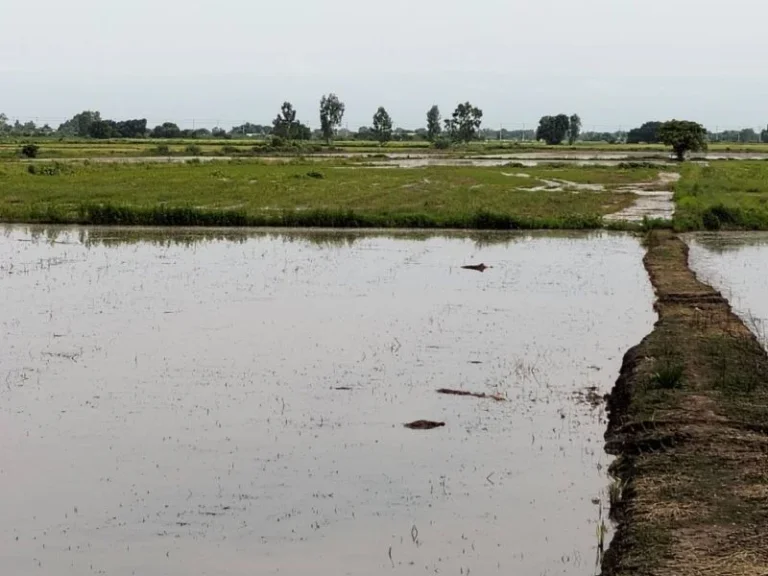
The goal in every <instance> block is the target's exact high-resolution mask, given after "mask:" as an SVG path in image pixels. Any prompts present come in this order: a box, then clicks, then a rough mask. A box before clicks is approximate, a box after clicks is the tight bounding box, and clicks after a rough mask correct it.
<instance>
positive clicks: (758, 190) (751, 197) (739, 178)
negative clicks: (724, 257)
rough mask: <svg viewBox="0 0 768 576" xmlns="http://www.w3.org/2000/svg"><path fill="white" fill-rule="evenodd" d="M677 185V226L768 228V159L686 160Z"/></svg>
mask: <svg viewBox="0 0 768 576" xmlns="http://www.w3.org/2000/svg"><path fill="white" fill-rule="evenodd" d="M681 176H682V178H681V179H680V181H679V182H678V183H677V185H676V188H675V202H676V204H677V214H676V216H675V229H677V230H680V231H687V230H702V229H707V230H719V229H721V228H722V229H742V230H768V163H766V162H761V161H738V162H736V161H731V162H727V161H725V162H724V161H720V162H712V163H710V165H709V166H706V165H702V164H693V163H686V164H685V165H683V166H682V167H681Z"/></svg>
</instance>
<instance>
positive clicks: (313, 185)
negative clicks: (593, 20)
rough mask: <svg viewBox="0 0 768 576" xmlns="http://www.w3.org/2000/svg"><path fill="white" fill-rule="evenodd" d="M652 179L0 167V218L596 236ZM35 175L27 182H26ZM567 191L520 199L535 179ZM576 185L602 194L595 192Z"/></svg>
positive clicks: (545, 172) (288, 168) (332, 169)
mask: <svg viewBox="0 0 768 576" xmlns="http://www.w3.org/2000/svg"><path fill="white" fill-rule="evenodd" d="M658 171H659V169H658V168H647V167H639V168H626V169H619V168H616V167H610V168H608V167H589V168H578V167H571V168H546V167H537V168H526V169H522V168H487V167H482V168H480V167H430V168H417V169H384V168H371V167H353V166H346V165H338V164H332V163H322V164H318V163H315V162H300V161H294V162H291V163H289V164H267V163H264V162H258V161H232V162H222V163H216V164H204V163H182V164H149V163H147V164H106V165H105V164H84V163H76V164H69V163H68V164H62V163H59V164H56V163H53V162H48V163H35V164H24V163H15V162H14V163H5V164H0V219H2V220H4V221H9V222H62V223H63V222H71V223H90V224H121V223H122V224H147V225H153V224H157V225H238V226H240V225H279V226H282V225H288V226H291V225H293V226H333V227H358V226H359V227H377V226H381V227H426V228H446V227H453V228H488V229H509V228H598V227H601V226H602V220H601V216H602V215H604V214H608V213H611V212H615V211H617V210H621V209H623V208H625V207H626V206H628V205H630V204H631V203H632V202H633V201H634V199H635V197H634V195H632V194H626V193H616V192H615V191H613V188H614V187H616V186H618V185H621V184H627V183H636V182H648V181H653V180H655V179H656V177H657V174H658ZM32 172H34V173H32ZM552 178H556V179H560V180H564V181H568V182H572V183H574V184H573V185H566V186H565V189H564V190H557V191H548V190H537V191H531V190H528V189H529V188H532V187H537V186H540V185H542V184H543V182H542V179H552ZM576 184H601V185H603V186H604V190H602V191H592V190H589V191H588V190H578V189H577V188H576V187H575V185H576Z"/></svg>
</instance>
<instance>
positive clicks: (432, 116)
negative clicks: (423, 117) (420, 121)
mask: <svg viewBox="0 0 768 576" xmlns="http://www.w3.org/2000/svg"><path fill="white" fill-rule="evenodd" d="M442 131H443V128H442V126H440V108H438V107H437V106H436V105H435V106H432V108H430V109H429V111H428V112H427V140H429V141H430V142H434V141H435V140H437V139H438V138H439V137H440V133H441V132H442Z"/></svg>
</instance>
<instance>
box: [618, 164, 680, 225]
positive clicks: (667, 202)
mask: <svg viewBox="0 0 768 576" xmlns="http://www.w3.org/2000/svg"><path fill="white" fill-rule="evenodd" d="M679 179H680V174H678V173H677V172H661V173H660V174H659V178H658V180H657V181H656V182H650V183H639V184H631V185H629V186H620V187H619V188H618V189H617V190H616V191H617V192H622V193H625V194H635V195H636V196H637V200H636V201H635V203H634V204H632V205H631V206H629V207H627V208H625V209H624V210H620V211H619V212H614V213H613V214H607V215H606V216H604V217H603V218H604V219H605V220H608V221H625V222H641V221H642V220H643V219H644V218H651V219H654V218H658V219H661V220H672V217H673V216H674V215H675V202H674V197H675V193H674V192H672V191H670V190H665V189H664V188H669V187H671V186H672V185H673V184H674V183H675V182H677V181H678V180H679ZM654 188H657V189H654Z"/></svg>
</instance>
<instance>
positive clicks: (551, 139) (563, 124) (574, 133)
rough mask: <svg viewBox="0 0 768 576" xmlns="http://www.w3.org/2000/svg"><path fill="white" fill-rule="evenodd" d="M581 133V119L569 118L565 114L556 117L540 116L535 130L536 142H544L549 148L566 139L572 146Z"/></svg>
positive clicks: (576, 116) (577, 116) (573, 116)
mask: <svg viewBox="0 0 768 576" xmlns="http://www.w3.org/2000/svg"><path fill="white" fill-rule="evenodd" d="M580 133H581V118H579V115H578V114H573V115H572V116H571V117H570V118H569V117H568V116H567V115H565V114H558V115H557V116H542V118H541V120H539V127H538V128H537V129H536V140H544V142H546V143H547V144H548V145H549V146H559V145H560V144H562V143H563V141H564V140H565V139H566V138H567V139H568V144H569V145H571V146H573V144H575V142H576V140H577V139H578V137H579V134H580Z"/></svg>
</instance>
